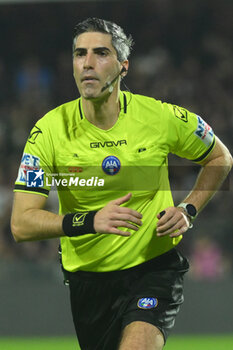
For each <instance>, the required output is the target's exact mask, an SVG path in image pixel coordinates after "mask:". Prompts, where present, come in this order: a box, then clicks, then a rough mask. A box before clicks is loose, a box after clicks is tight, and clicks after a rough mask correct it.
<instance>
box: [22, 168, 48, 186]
mask: <svg viewBox="0 0 233 350" xmlns="http://www.w3.org/2000/svg"><path fill="white" fill-rule="evenodd" d="M26 185H27V187H42V186H44V171H43V170H42V169H40V170H28V171H27V182H26Z"/></svg>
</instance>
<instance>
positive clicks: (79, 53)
mask: <svg viewBox="0 0 233 350" xmlns="http://www.w3.org/2000/svg"><path fill="white" fill-rule="evenodd" d="M74 55H75V57H82V56H85V52H82V51H76V52H75V54H74Z"/></svg>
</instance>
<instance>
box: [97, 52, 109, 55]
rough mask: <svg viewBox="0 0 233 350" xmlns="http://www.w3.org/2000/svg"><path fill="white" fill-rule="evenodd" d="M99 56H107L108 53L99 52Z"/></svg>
mask: <svg viewBox="0 0 233 350" xmlns="http://www.w3.org/2000/svg"><path fill="white" fill-rule="evenodd" d="M97 54H98V55H99V56H107V52H106V51H98V52H97Z"/></svg>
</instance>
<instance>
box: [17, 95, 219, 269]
mask: <svg viewBox="0 0 233 350" xmlns="http://www.w3.org/2000/svg"><path fill="white" fill-rule="evenodd" d="M120 106H121V110H120V115H119V118H118V120H117V122H116V123H115V125H114V126H113V127H112V128H110V129H108V130H102V129H99V128H98V127H96V126H95V125H93V124H91V123H90V122H89V121H88V120H87V119H86V118H85V115H84V112H83V109H82V99H81V98H80V99H77V100H75V101H71V102H69V103H66V104H63V105H62V106H60V107H58V108H56V109H54V110H52V111H50V112H49V113H47V114H46V115H45V116H44V117H43V118H41V119H40V120H39V121H38V122H37V123H36V125H35V127H34V128H33V129H32V131H31V133H30V136H29V138H28V140H27V143H26V146H25V149H24V154H23V157H22V161H21V165H20V168H19V173H18V178H17V180H16V183H15V191H20V192H29V193H37V194H38V195H42V196H48V193H49V190H51V187H52V189H53V188H54V185H56V186H57V191H58V198H59V204H60V209H59V212H60V214H66V213H71V212H76V211H78V212H85V211H89V210H99V209H101V208H102V207H104V206H105V205H106V204H107V203H108V202H109V201H110V200H113V199H116V198H119V197H121V196H124V195H125V194H127V193H129V192H131V193H132V198H131V200H130V201H129V202H127V203H125V204H124V205H125V206H127V207H130V208H132V209H135V210H137V211H139V212H140V213H141V214H142V215H143V219H142V221H143V225H142V226H141V227H140V229H139V230H138V231H137V232H135V231H132V234H131V236H130V237H122V236H117V235H113V234H100V233H97V234H87V235H83V236H78V237H73V238H69V237H62V238H61V247H62V262H63V266H64V268H65V269H67V270H68V271H77V270H85V271H113V270H121V269H126V268H129V267H132V266H135V265H138V264H140V263H143V262H145V261H147V260H150V259H152V258H154V257H156V256H159V255H161V254H163V253H165V252H166V251H168V250H170V249H171V248H173V247H174V246H175V245H177V244H178V242H179V241H180V239H181V237H178V238H170V237H169V236H165V237H159V238H158V237H157V236H156V223H157V218H156V215H157V214H158V213H159V212H160V211H162V210H163V209H165V208H166V207H168V206H172V205H173V200H172V194H171V190H170V186H169V180H168V169H167V156H168V154H169V153H170V152H171V153H175V154H177V155H178V156H180V157H183V158H187V159H190V160H193V161H196V162H199V161H201V160H202V159H204V158H205V157H206V156H207V155H208V154H209V152H210V151H211V150H212V149H213V146H214V143H215V139H214V134H213V131H212V129H211V128H210V126H209V125H208V124H207V123H206V122H205V121H203V119H202V118H201V117H200V116H198V115H196V114H194V113H191V112H189V111H187V110H186V109H184V108H181V107H178V106H175V105H172V104H168V103H162V102H161V101H157V100H155V99H153V98H149V97H145V96H140V95H134V94H131V93H129V92H120Z"/></svg>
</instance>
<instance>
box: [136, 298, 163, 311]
mask: <svg viewBox="0 0 233 350" xmlns="http://www.w3.org/2000/svg"><path fill="white" fill-rule="evenodd" d="M137 306H138V307H139V309H153V308H155V307H157V306H158V299H157V298H141V299H139V300H138V303H137Z"/></svg>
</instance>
